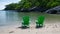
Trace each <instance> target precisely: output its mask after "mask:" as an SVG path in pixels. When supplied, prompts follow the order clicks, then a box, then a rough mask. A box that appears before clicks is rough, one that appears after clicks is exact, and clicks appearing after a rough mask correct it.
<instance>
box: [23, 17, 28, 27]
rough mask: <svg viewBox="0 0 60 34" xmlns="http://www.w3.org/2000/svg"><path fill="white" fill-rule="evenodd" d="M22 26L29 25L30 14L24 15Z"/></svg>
mask: <svg viewBox="0 0 60 34" xmlns="http://www.w3.org/2000/svg"><path fill="white" fill-rule="evenodd" d="M22 27H29V16H24V17H23V22H22Z"/></svg>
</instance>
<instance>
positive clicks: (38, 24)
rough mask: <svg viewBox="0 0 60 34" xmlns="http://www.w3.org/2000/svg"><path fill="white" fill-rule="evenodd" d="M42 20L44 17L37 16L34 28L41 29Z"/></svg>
mask: <svg viewBox="0 0 60 34" xmlns="http://www.w3.org/2000/svg"><path fill="white" fill-rule="evenodd" d="M44 19H45V17H44V16H39V17H38V19H37V21H36V27H37V28H39V27H42V26H43V23H44Z"/></svg>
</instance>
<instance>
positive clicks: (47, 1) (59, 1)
mask: <svg viewBox="0 0 60 34" xmlns="http://www.w3.org/2000/svg"><path fill="white" fill-rule="evenodd" d="M59 5H60V0H21V1H19V2H18V3H11V4H9V5H6V8H5V10H21V9H22V8H24V9H29V8H33V7H35V6H36V7H42V8H45V9H49V8H53V7H55V6H59Z"/></svg>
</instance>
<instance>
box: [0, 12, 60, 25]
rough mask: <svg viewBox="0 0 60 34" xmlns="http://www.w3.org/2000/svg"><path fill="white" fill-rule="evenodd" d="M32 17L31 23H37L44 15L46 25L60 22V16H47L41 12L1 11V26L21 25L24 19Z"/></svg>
mask: <svg viewBox="0 0 60 34" xmlns="http://www.w3.org/2000/svg"><path fill="white" fill-rule="evenodd" d="M25 15H28V16H30V21H31V23H35V20H36V19H37V17H38V16H40V15H44V16H45V17H46V19H45V22H46V23H56V22H60V15H56V14H55V15H52V14H45V13H40V12H15V11H0V26H6V25H16V24H20V23H21V21H22V17H23V16H25Z"/></svg>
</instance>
